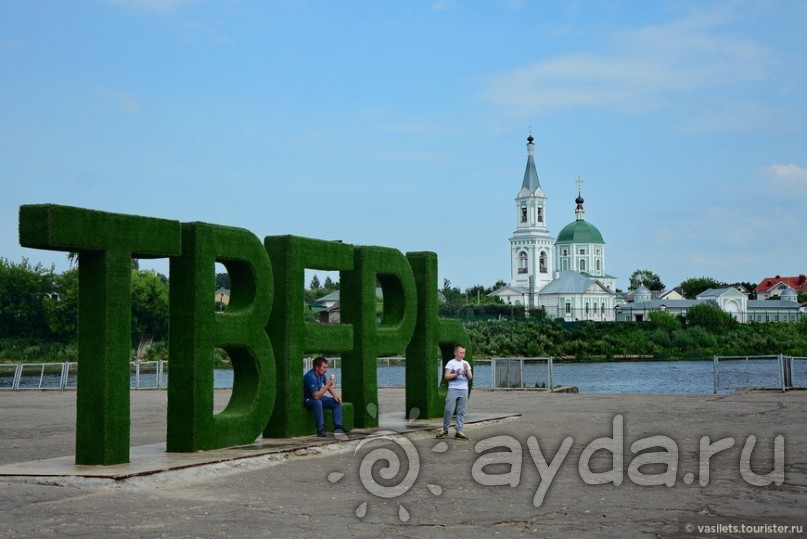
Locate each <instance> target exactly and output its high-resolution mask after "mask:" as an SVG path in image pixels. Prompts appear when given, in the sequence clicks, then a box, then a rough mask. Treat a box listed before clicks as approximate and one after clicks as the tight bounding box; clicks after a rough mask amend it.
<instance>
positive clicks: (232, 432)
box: [167, 223, 275, 452]
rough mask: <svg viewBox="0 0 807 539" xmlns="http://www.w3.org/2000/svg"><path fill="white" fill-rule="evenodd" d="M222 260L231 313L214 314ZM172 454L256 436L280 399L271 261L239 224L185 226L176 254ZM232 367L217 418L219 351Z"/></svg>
mask: <svg viewBox="0 0 807 539" xmlns="http://www.w3.org/2000/svg"><path fill="white" fill-rule="evenodd" d="M216 262H220V263H222V264H224V267H225V268H227V272H228V273H229V274H230V290H231V295H230V303H229V305H228V308H227V311H226V312H223V313H216V312H215V299H214V295H213V292H214V289H215V278H216ZM169 286H170V296H171V304H170V308H169V309H170V337H169V357H170V358H171V363H170V371H169V372H170V376H169V378H168V438H167V448H168V451H177V452H191V451H198V450H206V449H217V448H220V447H228V446H233V445H239V444H247V443H252V442H254V441H255V438H257V437H258V435H259V434H260V433H261V430H263V427H264V425H265V424H266V418H267V417H269V415H270V414H271V413H272V407H273V405H274V402H275V384H274V381H275V360H274V355H273V353H272V345H271V343H270V342H269V337H268V335H266V330H265V328H266V323H267V321H268V319H269V313H270V311H271V309H272V298H273V288H274V285H273V280H272V266H271V264H270V262H269V257H268V255H267V254H266V250H265V249H264V248H263V245H262V244H261V241H260V240H259V239H258V238H257V237H256V236H255V235H254V234H252V233H251V232H249V231H247V230H243V229H240V228H232V227H226V226H218V225H209V224H205V223H183V224H182V256H180V257H173V258H172V259H171V280H170V284H169ZM215 347H220V348H222V349H224V350H225V351H226V352H227V353H228V354H229V356H230V359H231V361H232V366H233V390H232V395H231V397H230V402H229V403H228V404H227V407H226V408H225V409H224V411H222V412H221V413H219V414H216V415H213V351H214V348H215Z"/></svg>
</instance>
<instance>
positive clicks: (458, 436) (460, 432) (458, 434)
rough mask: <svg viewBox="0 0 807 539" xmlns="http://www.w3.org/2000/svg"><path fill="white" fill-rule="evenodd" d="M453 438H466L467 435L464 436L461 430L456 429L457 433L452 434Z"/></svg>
mask: <svg viewBox="0 0 807 539" xmlns="http://www.w3.org/2000/svg"><path fill="white" fill-rule="evenodd" d="M454 438H457V439H458V440H467V439H468V437H467V436H465V433H464V432H462V431H458V432H457V434H455V435H454Z"/></svg>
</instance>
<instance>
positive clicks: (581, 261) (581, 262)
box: [580, 260, 586, 271]
mask: <svg viewBox="0 0 807 539" xmlns="http://www.w3.org/2000/svg"><path fill="white" fill-rule="evenodd" d="M580 271H586V261H585V260H580Z"/></svg>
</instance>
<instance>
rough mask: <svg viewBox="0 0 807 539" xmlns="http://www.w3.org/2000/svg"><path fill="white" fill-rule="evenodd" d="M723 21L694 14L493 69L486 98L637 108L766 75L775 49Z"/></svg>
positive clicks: (524, 108) (517, 107) (543, 107)
mask: <svg viewBox="0 0 807 539" xmlns="http://www.w3.org/2000/svg"><path fill="white" fill-rule="evenodd" d="M727 20H728V19H727V17H725V16H723V14H721V13H715V14H711V15H709V14H703V13H695V14H692V15H690V16H689V17H687V18H685V19H681V20H678V21H674V22H671V23H669V24H666V25H650V26H645V27H642V28H638V29H630V30H624V31H621V32H617V33H616V34H612V35H611V36H610V37H608V38H607V39H606V41H605V42H604V43H602V44H597V45H596V46H598V47H599V48H601V49H603V52H598V53H587V54H573V55H563V56H557V57H554V58H547V59H543V60H538V61H535V62H533V63H531V64H529V65H524V66H521V67H518V68H515V69H512V70H510V71H507V72H503V73H499V74H497V75H494V76H492V77H491V78H490V79H489V81H488V87H487V91H486V97H487V98H488V99H489V100H490V101H492V102H494V103H496V104H498V105H501V106H503V107H504V108H506V109H510V110H512V112H513V113H514V114H515V115H519V116H522V117H523V116H525V115H530V114H534V113H536V112H543V111H547V110H552V109H558V108H569V107H581V106H583V107H586V106H587V107H602V108H610V109H617V110H623V111H630V112H640V111H644V110H647V109H655V108H658V107H660V106H662V105H664V104H666V103H667V102H669V100H670V99H671V97H673V96H677V95H681V94H688V93H693V92H697V91H700V90H710V91H713V90H714V89H716V88H732V87H736V86H738V85H748V84H749V83H753V82H756V81H760V80H764V79H766V78H767V77H768V76H769V72H770V70H771V64H772V62H773V60H772V56H773V55H772V54H771V53H770V52H769V51H768V50H767V49H766V48H765V47H763V46H761V45H760V44H758V43H756V42H755V41H753V40H751V39H748V38H745V37H737V36H734V35H731V34H729V33H726V32H723V31H722V26H723V25H725V24H726V22H727Z"/></svg>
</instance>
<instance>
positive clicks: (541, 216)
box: [536, 206, 544, 223]
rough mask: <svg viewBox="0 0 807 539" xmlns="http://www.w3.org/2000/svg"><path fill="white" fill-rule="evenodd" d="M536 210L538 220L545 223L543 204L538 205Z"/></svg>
mask: <svg viewBox="0 0 807 539" xmlns="http://www.w3.org/2000/svg"><path fill="white" fill-rule="evenodd" d="M536 211H537V215H536V219H537V220H538V222H539V223H543V222H544V209H543V208H542V207H541V206H538V207H537V208H536Z"/></svg>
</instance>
